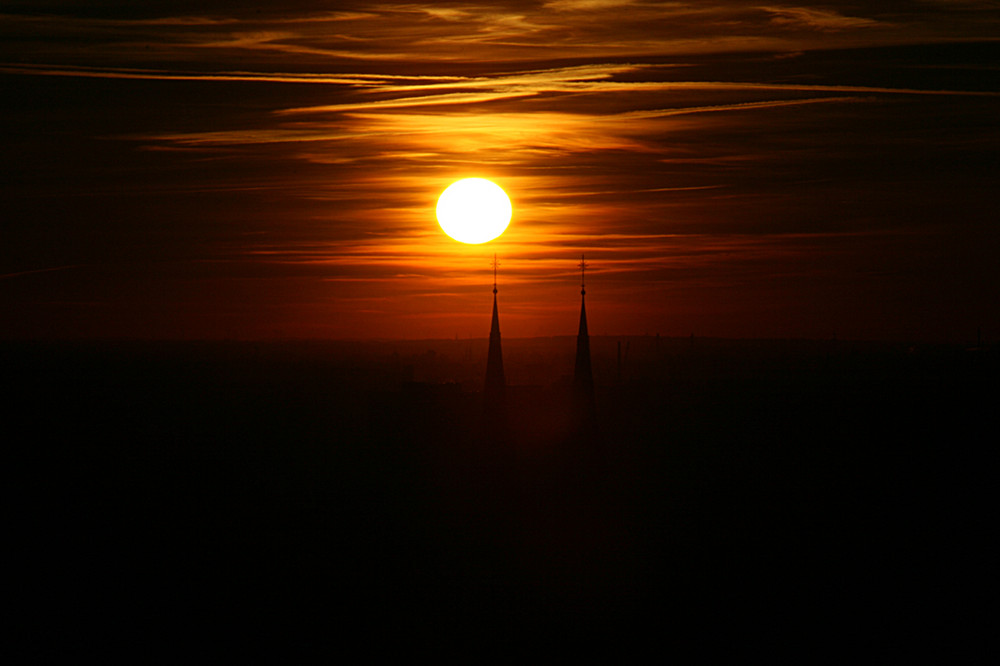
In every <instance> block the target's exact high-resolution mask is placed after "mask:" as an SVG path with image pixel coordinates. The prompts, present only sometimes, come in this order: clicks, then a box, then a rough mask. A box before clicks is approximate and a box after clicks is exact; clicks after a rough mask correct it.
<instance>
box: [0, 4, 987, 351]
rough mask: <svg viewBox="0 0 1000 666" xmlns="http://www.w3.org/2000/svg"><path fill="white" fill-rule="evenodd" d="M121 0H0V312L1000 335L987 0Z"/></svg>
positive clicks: (6, 327)
mask: <svg viewBox="0 0 1000 666" xmlns="http://www.w3.org/2000/svg"><path fill="white" fill-rule="evenodd" d="M133 5H134V3H125V2H114V1H110V2H89V3H79V2H64V1H59V0H52V1H42V2H13V3H6V4H5V6H6V7H7V8H6V9H4V10H3V11H4V12H6V13H4V14H0V35H2V36H3V39H2V40H0V44H2V46H0V86H2V88H3V90H2V91H0V94H2V95H3V98H4V100H9V101H5V104H4V109H3V110H2V111H0V114H2V117H3V120H4V125H5V127H6V128H7V132H6V134H7V137H8V140H7V141H6V142H5V143H6V146H5V148H4V152H5V159H4V169H3V172H2V175H0V191H2V195H3V201H4V202H5V206H4V207H5V209H6V211H5V212H4V223H3V226H4V233H3V249H2V253H0V299H2V300H0V303H2V305H3V308H4V311H5V312H6V313H7V316H5V317H4V321H3V323H2V324H0V337H5V338H34V337H44V338H51V337H70V338H72V337H143V338H156V337H167V338H173V337H181V338H200V337H234V338H273V337H322V338H327V337H330V338H371V337H380V338H382V337H384V338H424V337H454V336H456V335H458V336H460V337H484V336H485V335H487V332H488V326H489V314H490V296H491V294H490V290H491V286H492V285H491V280H492V273H491V269H490V259H491V257H492V255H493V253H494V252H495V253H497V254H498V255H499V256H500V261H501V264H502V266H501V271H500V282H501V289H500V303H501V322H502V329H503V332H504V334H505V335H507V336H533V335H563V334H572V333H573V332H574V330H575V321H576V317H577V312H578V307H579V303H578V291H579V285H578V274H577V268H576V264H577V262H578V261H579V256H580V254H581V253H583V252H586V253H587V259H588V262H589V263H590V264H591V270H590V272H589V274H588V276H589V278H588V301H590V302H589V303H588V315H589V318H590V321H591V331H592V332H593V333H596V334H611V335H622V334H643V333H650V334H654V333H661V334H663V335H688V334H691V333H695V334H696V335H712V336H724V337H745V336H758V337H770V336H776V337H788V336H792V337H831V336H838V337H842V338H898V339H912V340H965V339H974V336H975V334H976V331H977V329H980V328H981V329H983V330H984V332H985V334H986V335H987V336H990V335H992V336H993V337H994V338H996V337H997V336H1000V315H998V308H997V303H1000V269H998V263H1000V262H997V261H996V255H997V250H1000V233H998V231H997V228H996V223H997V220H998V215H997V213H998V212H1000V206H998V204H997V201H996V197H995V194H994V193H995V190H996V183H997V182H998V176H1000V160H998V157H997V155H1000V124H998V122H997V118H1000V76H998V72H1000V67H998V65H1000V44H998V42H997V41H996V39H995V35H997V34H1000V30H998V28H1000V9H998V7H997V5H996V3H995V2H927V3H912V2H887V3H878V5H879V6H878V8H877V9H876V8H870V7H867V6H866V5H864V4H859V3H847V2H840V3H837V2H834V3H822V4H821V5H814V4H811V3H791V4H788V3H781V4H772V5H767V6H762V5H756V4H752V3H743V2H736V1H728V2H709V3H684V2H670V3H666V2H630V1H627V0H620V1H618V0H579V1H574V0H561V1H559V0H557V1H553V2H541V3H539V2H532V3H528V2H511V3H500V4H497V3H491V4H490V5H489V6H486V5H474V4H468V3H460V2H459V3H436V4H421V3H392V4H383V5H379V4H374V5H373V4H366V3H354V4H352V3H337V4H336V5H335V6H334V5H331V3H321V2H291V3H282V6H281V8H280V9H275V8H273V7H272V6H271V5H270V4H268V5H261V7H259V8H258V7H253V6H252V5H251V6H249V7H248V6H246V3H242V6H240V7H239V8H238V9H237V8H233V7H232V6H230V4H229V3H222V2H211V1H210V2H199V3H193V2H190V3H188V2H171V3H166V2H150V3H143V5H142V7H141V8H137V7H135V6H133ZM332 6H333V7H335V8H334V9H331V7H332ZM469 176H480V177H487V178H491V179H493V180H494V181H495V182H497V183H498V184H500V185H501V186H502V187H503V188H504V189H505V190H506V191H507V192H508V193H509V194H510V196H511V199H512V202H513V205H514V216H513V220H512V223H511V226H510V228H509V229H508V231H507V232H506V233H505V234H504V235H503V236H502V237H501V238H500V239H498V240H497V241H494V242H491V243H487V244H484V245H480V246H468V245H462V244H459V243H456V242H455V241H452V240H451V239H449V238H448V237H447V236H445V235H444V234H443V233H442V232H441V230H440V229H439V228H438V226H437V224H436V221H435V218H434V205H435V203H436V199H437V196H438V194H439V193H440V192H441V191H442V190H443V189H444V188H445V187H446V186H447V185H448V184H449V183H451V182H452V181H454V180H457V179H459V178H464V177H469Z"/></svg>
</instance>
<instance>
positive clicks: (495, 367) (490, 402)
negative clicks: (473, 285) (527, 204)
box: [483, 254, 507, 410]
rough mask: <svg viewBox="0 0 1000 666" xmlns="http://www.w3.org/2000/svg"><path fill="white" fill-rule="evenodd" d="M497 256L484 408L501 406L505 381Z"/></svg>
mask: <svg viewBox="0 0 1000 666" xmlns="http://www.w3.org/2000/svg"><path fill="white" fill-rule="evenodd" d="M499 265H500V264H499V262H498V261H497V257H496V255H495V254H494V255H493V321H492V322H491V323H490V350H489V355H488V356H487V358H486V385H485V387H484V389H483V396H484V398H485V400H486V405H485V407H486V409H487V410H491V409H495V408H502V406H503V402H504V399H505V394H506V385H507V382H506V380H505V378H504V373H503V350H502V349H501V347H500V313H499V311H498V309H497V266H499Z"/></svg>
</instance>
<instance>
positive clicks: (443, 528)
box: [0, 339, 1000, 661]
mask: <svg viewBox="0 0 1000 666" xmlns="http://www.w3.org/2000/svg"><path fill="white" fill-rule="evenodd" d="M632 342H633V343H634V344H631V346H630V347H629V348H627V349H628V350H630V353H629V354H627V363H625V364H624V365H623V366H622V367H623V368H624V369H623V370H621V371H620V370H619V366H618V365H617V361H616V359H615V356H614V353H613V350H612V348H611V346H610V345H611V344H612V343H611V342H610V341H604V343H601V341H597V342H596V343H595V367H596V368H597V374H598V376H597V380H598V392H597V414H596V420H595V421H594V422H593V423H589V424H588V423H581V422H580V421H579V420H578V419H575V418H574V415H573V412H572V410H571V409H570V405H569V400H568V393H567V391H566V390H565V381H563V382H562V383H560V381H558V380H559V377H560V373H562V374H565V373H566V372H569V371H570V369H571V368H570V367H568V366H567V363H569V362H571V361H568V359H571V357H572V347H571V345H572V342H571V341H567V340H550V341H541V342H535V343H529V342H524V343H522V345H521V347H518V344H517V341H512V342H510V343H508V342H506V341H505V353H506V359H505V360H506V361H507V365H508V377H512V376H513V377H515V379H516V378H517V376H518V375H519V373H520V376H521V377H522V378H530V379H537V378H538V377H544V376H546V375H548V376H550V377H552V382H551V383H542V382H540V381H536V382H535V384H534V385H533V386H514V387H512V388H511V390H510V392H509V395H508V401H509V405H508V407H509V410H508V419H507V423H508V431H507V432H504V431H503V429H502V428H499V427H497V426H496V425H495V424H494V423H491V422H490V421H489V420H484V418H483V413H482V405H481V404H480V397H479V394H478V393H477V392H474V391H472V390H470V388H472V387H475V388H478V386H476V385H475V383H476V381H478V379H477V378H478V377H481V376H482V375H481V374H480V373H481V366H482V363H483V362H484V360H485V346H484V344H485V343H483V342H482V341H480V342H478V343H468V342H466V343H458V342H455V343H426V344H427V346H428V348H430V347H435V348H434V349H433V350H430V351H426V352H425V351H424V350H422V349H421V348H420V343H411V344H409V345H408V346H406V345H403V346H402V347H400V348H390V347H389V346H385V345H383V346H379V345H375V344H374V343H373V344H370V345H354V346H352V345H346V344H340V345H324V344H320V343H315V344H312V343H289V344H254V343H163V344H149V343H128V344H124V343H123V344H110V343H109V344H41V343H37V344H34V343H32V344H5V345H3V346H2V348H0V361H2V367H3V382H4V384H5V388H6V389H7V391H6V392H7V393H8V395H13V398H12V399H11V400H9V401H8V404H6V405H5V412H6V415H5V417H4V425H3V432H4V437H3V440H4V444H3V446H4V450H5V456H6V457H7V459H8V460H9V461H10V464H9V465H6V469H7V470H8V474H9V477H10V478H9V480H8V482H7V483H6V489H5V500H4V504H5V514H6V519H5V520H6V522H7V527H6V528H5V532H6V536H7V539H6V544H7V545H6V548H5V550H7V551H8V553H13V555H14V557H13V558H12V562H13V563H12V564H8V565H7V567H8V576H7V580H8V587H9V589H10V594H8V599H9V600H11V602H10V605H11V607H12V610H13V611H14V612H13V616H14V619H15V627H16V633H17V634H18V635H19V636H20V637H21V640H23V641H24V643H25V645H27V646H28V647H29V649H30V651H31V652H32V653H34V654H36V655H38V656H40V657H42V658H44V657H46V656H49V655H55V654H73V655H83V654H87V653H96V654H102V653H106V652H116V651H125V652H126V653H134V654H137V655H204V654H206V653H205V652H204V651H205V650H210V654H232V653H237V652H238V653H243V652H248V651H249V652H255V651H262V650H270V649H274V650H277V651H278V652H277V654H279V655H283V656H286V657H287V656H290V655H298V654H303V653H305V654H308V653H324V652H327V651H329V650H333V651H339V650H342V649H344V648H345V646H353V647H354V648H357V647H359V646H360V647H362V648H364V649H365V650H366V651H367V652H368V653H370V654H373V655H374V654H375V653H378V652H380V651H382V650H386V649H398V648H402V649H404V650H406V651H408V652H411V653H413V654H416V653H418V652H419V651H420V650H422V649H424V648H427V649H429V650H431V651H432V652H433V653H435V654H437V653H440V652H441V651H453V650H455V651H462V652H464V653H465V654H467V655H469V656H472V657H474V658H478V657H479V656H483V655H494V654H497V653H498V652H503V651H507V650H510V649H514V648H517V647H528V648H529V649H531V650H533V651H537V650H541V651H542V652H541V654H549V655H558V654H566V653H568V652H570V651H573V652H577V651H583V652H584V653H585V654H587V653H590V654H594V651H596V650H598V649H600V648H607V647H609V646H610V647H612V648H613V649H614V650H615V651H616V653H617V654H619V655H621V656H625V655H629V654H632V650H636V649H637V648H638V647H640V646H647V645H652V646H655V647H656V648H657V649H658V650H659V651H660V652H659V653H658V654H670V653H672V652H673V651H677V653H678V654H679V653H680V652H679V651H680V649H681V646H682V645H683V646H685V647H686V648H690V647H691V644H692V643H696V644H697V647H698V649H699V650H700V651H701V653H702V656H706V655H711V654H713V653H715V652H717V651H719V650H726V651H729V650H732V649H738V650H746V651H747V652H751V653H754V654H773V653H774V651H775V650H778V651H781V650H784V649H788V648H789V646H791V645H808V644H811V645H812V648H811V649H812V651H811V652H809V653H805V654H809V655H811V656H812V657H815V656H817V655H819V656H824V655H829V654H832V653H836V652H837V651H839V650H843V651H847V652H851V653H855V654H860V653H865V652H867V651H871V650H876V649H877V650H891V651H890V652H879V654H887V655H888V654H898V653H897V652H895V651H896V650H899V649H907V650H915V651H917V652H924V651H926V650H935V651H940V652H943V653H945V654H951V655H955V656H967V657H968V656H974V655H978V654H982V652H981V650H983V649H985V647H986V646H987V645H988V644H989V641H990V640H991V639H990V638H989V636H990V634H991V633H992V627H991V626H990V624H989V623H988V621H987V615H986V613H985V612H984V611H983V610H980V608H981V607H983V604H984V603H985V604H986V606H985V607H988V606H989V605H990V604H992V600H993V599H994V595H995V592H996V587H995V583H994V572H993V566H992V565H993V561H994V559H995V557H994V555H993V553H995V550H993V548H992V546H991V545H989V544H991V543H992V540H993V539H992V537H993V536H994V533H995V531H996V530H995V513H994V510H993V504H994V491H993V476H994V470H995V466H994V464H993V454H992V451H993V448H994V447H995V446H996V441H998V437H997V434H998V427H997V420H996V418H995V412H996V405H997V404H998V400H997V398H998V397H1000V396H998V389H997V387H998V373H997V370H998V360H997V354H996V349H993V350H988V349H987V350H967V349H963V348H960V347H937V348H921V349H907V348H905V347H902V346H896V345H875V344H870V345H865V344H855V343H836V342H826V343H806V342H794V341H793V342H780V341H776V342H766V341H747V342H724V341H698V342H691V341H686V340H685V341H663V342H660V341H655V342H654V341H652V340H648V339H646V340H633V341H632ZM602 344H603V345H604V346H603V347H602ZM463 345H464V346H463ZM567 345H569V346H568V347H567V349H565V350H564V349H562V348H563V347H566V346H567ZM480 346H481V347H482V349H480ZM602 350H603V351H602ZM422 378H423V379H428V378H429V379H430V380H429V381H421V379H422ZM470 378H471V379H470ZM414 379H416V381H413V380H414ZM449 381H450V382H456V383H448V382H449ZM463 387H464V388H463ZM988 627H989V630H988ZM705 635H707V636H708V637H709V638H708V639H707V640H705V641H701V642H699V641H696V640H695V639H694V638H693V637H694V636H705ZM536 654H539V653H536ZM819 660H821V661H822V660H825V659H819ZM809 661H814V659H809Z"/></svg>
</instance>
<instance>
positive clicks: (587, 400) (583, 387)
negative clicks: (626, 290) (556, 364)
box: [573, 255, 594, 417]
mask: <svg viewBox="0 0 1000 666" xmlns="http://www.w3.org/2000/svg"><path fill="white" fill-rule="evenodd" d="M579 265H580V330H579V333H577V336H576V366H575V367H574V369H573V400H574V403H575V405H576V407H577V409H578V410H579V411H580V412H581V413H582V414H583V415H585V416H587V417H590V416H592V414H593V409H594V375H593V372H592V371H591V366H590V335H589V333H588V332H587V301H586V297H587V287H586V276H587V262H586V260H585V258H584V256H583V255H580V264H579Z"/></svg>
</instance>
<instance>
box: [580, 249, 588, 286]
mask: <svg viewBox="0 0 1000 666" xmlns="http://www.w3.org/2000/svg"><path fill="white" fill-rule="evenodd" d="M579 266H580V295H581V296H586V295H587V266H588V264H587V262H586V260H585V258H584V255H583V254H581V255H580V264H579Z"/></svg>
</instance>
